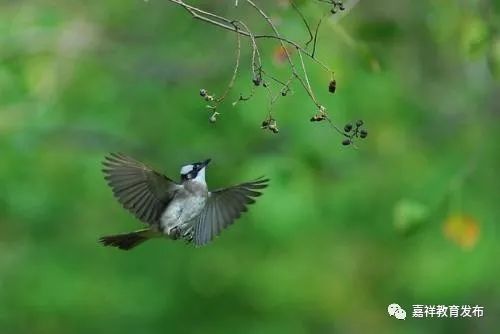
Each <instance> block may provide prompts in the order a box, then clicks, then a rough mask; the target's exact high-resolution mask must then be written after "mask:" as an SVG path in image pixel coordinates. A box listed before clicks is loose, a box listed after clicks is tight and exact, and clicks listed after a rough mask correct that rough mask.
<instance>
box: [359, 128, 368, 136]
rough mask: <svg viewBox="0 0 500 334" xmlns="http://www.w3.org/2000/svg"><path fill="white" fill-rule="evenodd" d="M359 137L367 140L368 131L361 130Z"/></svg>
mask: <svg viewBox="0 0 500 334" xmlns="http://www.w3.org/2000/svg"><path fill="white" fill-rule="evenodd" d="M359 136H360V137H361V138H366V136H368V131H366V130H365V129H363V130H361V131H360V132H359Z"/></svg>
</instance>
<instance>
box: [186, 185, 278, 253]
mask: <svg viewBox="0 0 500 334" xmlns="http://www.w3.org/2000/svg"><path fill="white" fill-rule="evenodd" d="M268 181H269V179H264V178H259V179H256V180H254V181H250V182H245V183H242V184H238V185H236V186H233V187H229V188H224V189H219V190H215V191H212V192H210V193H209V197H208V200H207V204H206V206H205V208H204V209H203V211H202V212H201V214H200V215H199V217H198V221H197V222H196V225H195V227H194V234H193V239H192V241H193V242H194V243H195V245H196V246H203V245H205V244H207V243H208V242H210V241H211V240H212V239H213V238H214V237H216V236H218V235H219V234H220V233H221V231H222V230H223V229H225V228H226V227H228V226H229V225H231V224H232V223H233V222H234V221H235V220H236V219H237V218H239V217H240V216H241V214H242V213H243V212H245V211H247V205H249V204H253V203H255V199H254V198H255V197H258V196H260V195H262V192H260V191H259V190H260V189H264V188H266V187H267V186H268Z"/></svg>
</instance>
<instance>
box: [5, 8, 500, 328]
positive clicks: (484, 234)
mask: <svg viewBox="0 0 500 334" xmlns="http://www.w3.org/2000/svg"><path fill="white" fill-rule="evenodd" d="M256 1H257V0H256ZM257 2H258V3H260V4H261V5H262V6H263V8H264V9H265V10H266V11H267V12H269V14H270V15H272V17H273V19H274V20H275V22H276V23H277V25H278V27H279V29H280V30H281V31H282V33H283V34H285V35H287V36H289V37H292V38H293V39H294V40H297V41H300V42H302V41H305V40H307V37H308V36H307V32H306V31H305V30H304V27H303V25H302V21H301V19H300V18H299V17H297V15H296V13H295V12H294V11H293V10H292V9H291V8H290V7H289V6H288V5H287V2H286V1H257ZM194 3H195V4H198V5H200V6H201V7H202V8H205V9H208V10H211V11H214V12H217V13H220V14H223V15H226V16H228V17H239V18H244V19H245V20H246V22H247V23H248V24H251V25H252V27H253V28H254V29H255V30H256V31H261V32H268V31H269V30H268V28H267V27H266V25H265V23H264V22H262V20H260V19H259V17H258V16H257V15H255V12H254V11H253V10H252V9H251V8H249V7H248V6H246V5H245V3H244V1H240V5H239V7H238V8H234V1H229V0H228V1H199V2H194ZM347 4H348V6H349V3H347ZM350 4H353V3H350ZM298 5H299V6H300V8H301V10H302V11H303V13H304V15H305V17H306V18H307V19H308V20H310V22H311V24H312V25H315V22H317V20H318V18H319V17H321V15H323V14H324V13H325V12H328V10H329V7H328V6H327V5H324V4H320V3H319V2H316V1H301V2H300V1H299V2H298ZM499 15H500V5H499V3H498V2H496V1H488V0H481V1H480V0H477V1H459V0H455V1H453V0H440V1H435V0H423V1H390V0H381V1H367V0H366V1H365V0H361V1H360V2H359V3H358V4H357V5H356V6H355V7H354V8H352V10H350V11H349V13H347V15H342V16H343V17H342V18H341V19H339V18H338V17H334V18H330V19H328V20H327V21H325V24H324V25H323V26H322V28H321V29H320V32H319V41H318V50H317V52H318V58H319V59H321V60H323V61H324V62H325V63H327V64H328V65H329V66H331V67H332V68H333V69H334V71H335V78H336V80H337V92H336V93H335V94H333V95H332V94H329V93H328V90H327V86H328V81H329V75H328V73H325V72H324V71H323V70H322V69H321V68H320V67H318V66H316V65H314V64H313V63H311V62H310V61H309V60H308V59H306V60H305V61H306V65H307V66H308V69H309V74H310V80H311V84H312V86H313V89H314V90H315V92H316V94H317V95H318V98H319V100H320V101H321V103H322V104H324V105H325V106H326V107H327V109H328V111H329V113H330V116H331V118H332V120H333V122H334V123H335V124H336V125H337V126H339V127H343V126H344V124H345V123H347V122H353V121H356V120H357V119H362V120H364V122H365V124H366V129H367V130H368V131H369V135H368V138H367V139H366V140H363V141H358V142H357V146H358V149H355V148H353V147H344V146H342V145H341V141H342V139H343V138H342V137H341V136H340V135H339V134H337V133H336V132H334V131H333V130H332V128H331V127H329V125H328V124H327V123H311V122H309V118H310V117H311V116H312V115H313V114H314V113H315V107H314V105H313V104H312V103H311V101H310V100H309V99H308V97H307V95H306V93H305V92H304V91H303V90H302V89H301V88H300V86H298V84H295V85H294V87H293V88H294V92H293V94H291V95H289V96H287V97H285V98H283V99H279V100H278V102H277V103H276V105H275V108H274V116H275V118H276V119H277V121H278V126H279V128H280V133H279V134H278V135H275V134H273V133H271V132H270V131H265V130H262V129H260V124H261V122H262V120H263V119H264V118H265V117H266V115H267V101H268V100H267V94H266V92H265V90H263V89H262V88H259V89H257V91H256V95H255V97H254V98H253V99H252V100H250V101H248V102H246V103H240V104H238V105H237V106H236V107H234V108H233V107H232V106H231V102H232V101H234V100H235V99H237V98H238V96H239V94H240V93H244V94H246V93H248V92H249V91H250V89H251V85H252V83H251V74H250V62H249V59H250V48H249V43H248V39H245V38H243V39H242V45H243V47H242V70H241V73H240V76H239V78H238V80H237V82H236V84H235V89H234V90H233V91H232V93H230V95H229V97H228V101H227V103H225V104H223V105H221V107H220V109H219V111H220V112H221V115H220V117H219V120H218V122H217V123H215V124H210V123H209V122H208V117H209V115H210V113H209V112H208V111H207V110H206V109H205V105H206V103H205V101H203V100H202V99H201V98H200V97H199V95H198V91H199V89H200V88H206V89H208V90H209V91H211V92H215V93H220V92H222V91H223V90H224V88H225V86H226V85H227V82H228V81H229V79H230V77H231V74H232V70H233V63H234V54H235V36H234V34H232V33H230V32H227V31H223V30H220V29H218V28H216V27H213V26H210V25H207V24H204V23H202V22H199V21H195V20H192V19H191V18H190V16H189V13H187V12H186V11H185V10H183V9H182V8H180V7H178V6H175V5H173V4H172V3H170V2H169V1H164V0H162V1H160V0H150V1H148V2H144V1H138V0H134V1H118V0H109V1H82V2H74V1H62V0H52V1H49V0H46V1H20V0H17V1H7V0H3V1H0V332H1V333H108V334H113V333H287V334H295V333H297V334H299V333H423V332H425V333H445V332H446V333H495V332H497V331H498V327H499V325H500V285H499V284H498V283H499V275H500V266H499V264H498V258H499V254H500V252H499V236H498V222H499V218H500V208H499V204H498V203H499V199H500V198H499V195H500V191H499V189H500V181H499V180H500V179H499V177H498V176H497V173H498V171H499V170H500V131H499V130H500V126H499V124H500V123H499V122H500V100H499V97H498V96H499V94H500V84H499V77H500V34H499V31H500V30H499V28H500V24H499V23H500V19H499V17H500V16H499ZM260 43H261V48H262V52H263V58H264V66H265V68H266V69H267V71H268V72H272V73H274V74H275V75H276V76H278V77H280V78H287V77H288V75H289V69H288V68H287V66H286V63H283V62H282V61H280V57H279V49H277V48H278V44H276V42H275V41H269V40H261V41H260ZM296 60H297V59H296ZM274 89H275V91H276V88H274ZM110 151H120V152H124V153H127V154H130V155H132V156H134V157H136V158H138V159H141V160H143V161H145V162H147V163H149V164H151V165H152V166H154V167H156V168H157V169H158V170H160V171H162V172H165V173H166V174H167V175H170V176H172V177H176V175H177V174H178V170H179V169H180V166H181V165H182V164H184V163H186V162H191V161H199V160H201V159H205V158H207V157H211V158H212V159H213V163H212V165H211V166H210V169H209V171H208V182H209V184H210V186H211V187H213V188H217V187H220V186H224V185H228V184H232V183H236V182H239V181H242V180H246V179H248V178H253V177H257V176H260V175H267V176H269V177H270V178H271V180H272V183H271V186H270V187H269V188H268V189H267V190H266V193H265V195H264V196H263V197H262V198H261V199H260V200H259V201H258V203H257V204H256V205H255V206H253V207H252V209H251V210H250V212H249V213H248V214H246V215H244V217H243V218H242V219H240V220H239V221H238V222H237V223H236V224H235V225H234V226H232V227H231V228H229V229H228V230H227V231H225V232H224V233H223V234H222V235H221V236H220V237H219V238H218V239H217V240H216V242H214V243H212V244H210V245H209V246H207V247H205V248H200V249H196V248H193V247H190V246H187V245H185V244H183V243H181V242H164V241H160V240H154V241H151V242H148V243H146V244H144V245H141V246H140V247H138V248H137V249H134V250H133V251H130V252H123V251H120V250H117V249H112V248H104V247H102V246H101V245H100V244H98V243H97V239H98V238H99V237H100V236H102V235H105V234H113V233H119V232H126V231H130V230H133V229H136V228H138V227H140V223H139V222H138V221H137V220H135V219H134V218H133V217H132V216H131V215H130V214H128V213H127V212H126V211H125V210H123V209H122V208H121V207H120V205H119V204H118V203H117V201H116V200H115V199H114V198H113V196H112V193H111V191H110V189H109V188H108V187H107V185H106V184H105V182H104V180H103V177H102V173H101V165H100V163H101V161H102V159H103V156H104V155H105V154H107V152H110ZM390 303H399V304H400V305H401V306H402V307H403V308H405V309H406V311H407V313H408V316H409V318H407V319H406V320H405V321H398V320H396V319H394V318H391V317H389V316H388V315H387V305H388V304H390ZM413 304H427V305H438V304H443V305H453V304H456V305H463V304H465V305H467V304H468V305H476V304H477V305H481V306H484V308H485V314H484V317H483V318H480V319H478V318H473V319H466V320H463V319H414V318H411V317H410V315H411V309H412V305H413Z"/></svg>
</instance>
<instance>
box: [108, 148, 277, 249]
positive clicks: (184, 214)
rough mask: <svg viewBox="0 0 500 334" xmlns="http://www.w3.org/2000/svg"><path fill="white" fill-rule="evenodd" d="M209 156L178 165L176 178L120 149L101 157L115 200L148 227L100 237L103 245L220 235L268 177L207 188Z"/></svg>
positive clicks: (199, 240)
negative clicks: (162, 238) (206, 176)
mask: <svg viewBox="0 0 500 334" xmlns="http://www.w3.org/2000/svg"><path fill="white" fill-rule="evenodd" d="M209 163H210V159H207V160H205V161H202V162H195V163H191V164H189V165H185V166H183V167H182V168H181V172H180V174H181V175H180V179H181V180H180V182H175V181H173V180H172V179H170V178H168V177H167V176H165V175H163V174H161V173H159V172H157V171H155V170H154V169H152V168H150V167H149V166H147V165H145V164H143V163H142V162H139V161H137V160H135V159H133V158H131V157H128V156H126V155H124V154H121V153H111V154H109V155H108V156H106V157H105V159H104V161H103V166H104V169H103V173H104V175H105V176H104V178H105V179H106V181H107V183H108V184H109V186H110V187H111V189H112V190H113V193H114V195H115V197H116V199H117V200H118V201H119V202H120V203H121V204H122V205H123V207H124V208H125V209H127V210H129V211H130V212H131V213H132V214H133V215H134V216H135V217H136V218H138V219H139V220H141V221H142V222H143V223H145V224H147V225H148V226H147V227H146V228H144V229H141V230H138V231H134V232H130V233H123V234H116V235H110V236H104V237H102V238H100V239H99V241H100V242H101V243H103V244H104V245H105V246H113V247H118V248H120V249H123V250H129V249H132V248H134V247H135V246H137V245H139V244H141V243H143V242H144V241H146V240H149V239H152V238H158V237H166V238H168V239H172V240H177V239H181V240H185V241H186V242H188V243H192V244H194V245H195V246H203V245H206V244H207V243H209V242H210V241H211V240H213V239H214V238H215V237H216V236H218V235H219V234H220V233H221V232H222V230H224V229H225V228H226V227H228V226H229V225H231V224H232V223H233V222H234V221H235V220H236V219H237V218H239V217H240V216H241V214H242V213H243V212H245V211H247V209H248V208H247V206H248V205H249V204H253V203H255V198H256V197H258V196H260V195H262V192H261V190H262V189H264V188H266V187H267V186H268V182H269V179H266V178H263V177H260V178H258V179H255V180H253V181H250V182H244V183H241V184H238V185H235V186H231V187H228V188H222V189H217V190H213V191H209V190H208V187H207V183H206V181H205V170H206V167H207V165H208V164H209Z"/></svg>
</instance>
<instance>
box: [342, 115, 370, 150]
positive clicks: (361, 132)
mask: <svg viewBox="0 0 500 334" xmlns="http://www.w3.org/2000/svg"><path fill="white" fill-rule="evenodd" d="M363 124H364V122H363V121H362V120H358V121H356V125H355V126H353V125H352V123H347V124H346V125H345V126H344V135H345V136H346V137H347V138H346V139H344V140H343V141H342V145H344V146H347V145H351V144H352V143H353V139H354V138H361V139H365V138H366V137H367V136H368V131H366V129H364V128H362V127H363Z"/></svg>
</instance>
